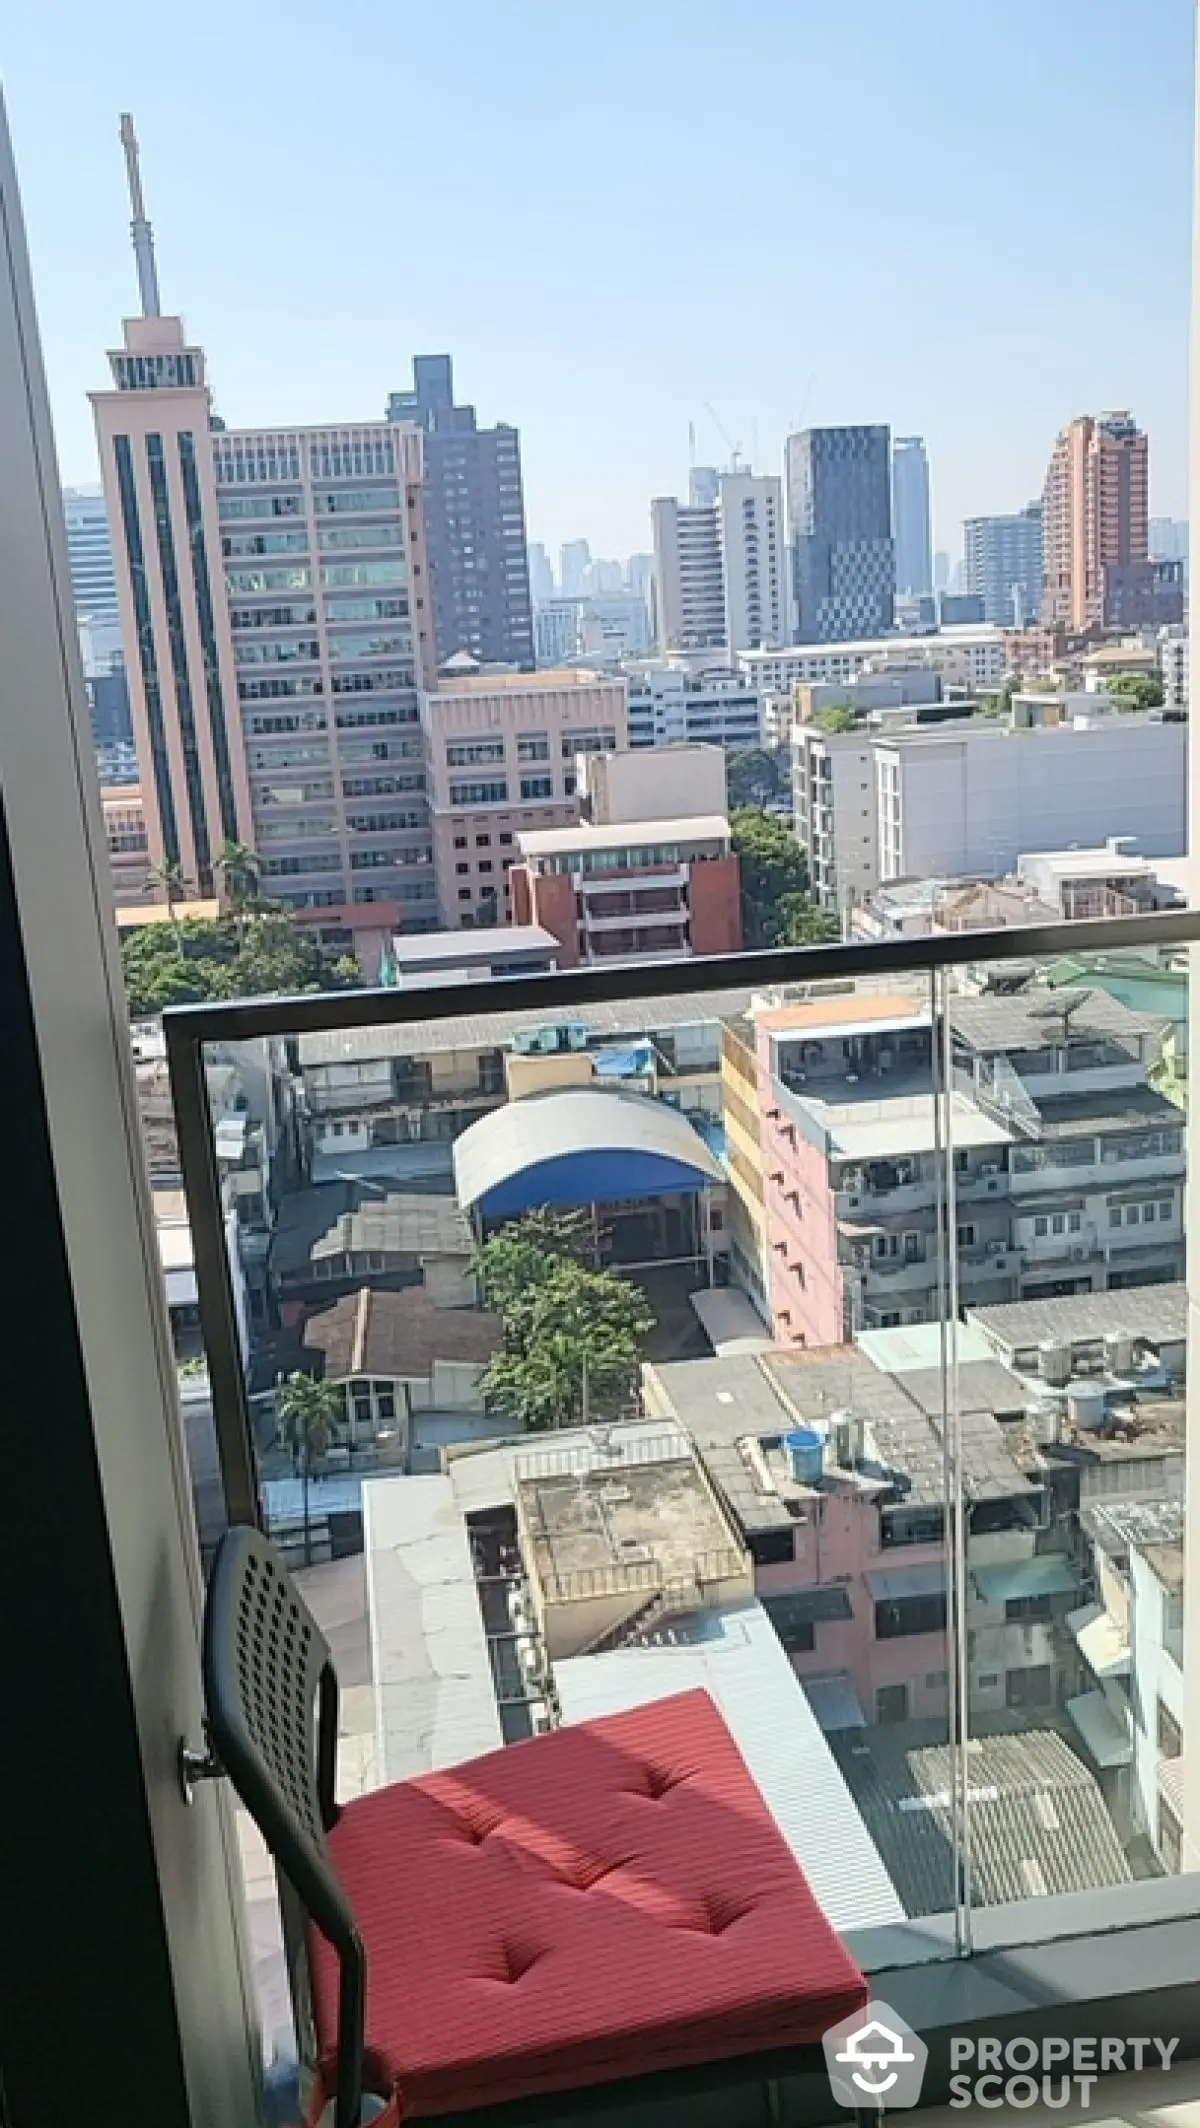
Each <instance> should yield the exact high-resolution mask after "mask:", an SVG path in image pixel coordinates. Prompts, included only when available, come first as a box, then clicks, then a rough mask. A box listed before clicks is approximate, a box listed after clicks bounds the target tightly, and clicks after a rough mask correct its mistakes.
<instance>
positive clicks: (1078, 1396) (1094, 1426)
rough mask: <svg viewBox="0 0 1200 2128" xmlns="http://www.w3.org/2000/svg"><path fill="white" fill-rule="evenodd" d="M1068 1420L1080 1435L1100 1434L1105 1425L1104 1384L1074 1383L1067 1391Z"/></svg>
mask: <svg viewBox="0 0 1200 2128" xmlns="http://www.w3.org/2000/svg"><path fill="white" fill-rule="evenodd" d="M1067 1418H1068V1419H1069V1421H1070V1423H1071V1425H1072V1426H1073V1427H1076V1428H1077V1429H1078V1431H1079V1432H1080V1433H1099V1431H1100V1429H1101V1427H1102V1426H1103V1424H1104V1384H1103V1382H1072V1383H1071V1384H1070V1385H1069V1387H1068V1389H1067Z"/></svg>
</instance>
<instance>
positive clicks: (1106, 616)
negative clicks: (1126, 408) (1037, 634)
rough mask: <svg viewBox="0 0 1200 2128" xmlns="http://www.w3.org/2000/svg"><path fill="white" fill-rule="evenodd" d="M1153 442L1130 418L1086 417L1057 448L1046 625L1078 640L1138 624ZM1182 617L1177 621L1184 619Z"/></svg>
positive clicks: (1049, 513) (1146, 581) (1048, 493)
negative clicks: (1092, 632) (1079, 636)
mask: <svg viewBox="0 0 1200 2128" xmlns="http://www.w3.org/2000/svg"><path fill="white" fill-rule="evenodd" d="M1148 495H1149V442H1148V438H1147V436H1146V434H1145V432H1144V430H1142V429H1139V428H1138V426H1137V423H1136V422H1135V421H1134V419H1133V416H1132V415H1131V414H1128V413H1115V414H1099V415H1092V414H1082V415H1080V416H1079V418H1078V419H1077V420H1075V421H1072V422H1069V423H1068V425H1067V427H1066V428H1065V429H1063V431H1062V433H1061V435H1060V436H1059V438H1058V441H1057V443H1056V444H1055V446H1054V452H1053V455H1052V457H1051V460H1050V465H1049V469H1048V471H1047V474H1046V485H1045V489H1044V491H1043V496H1042V504H1043V519H1042V534H1043V546H1044V561H1043V569H1044V575H1043V595H1042V616H1041V617H1042V619H1043V621H1044V622H1045V623H1046V624H1047V626H1049V627H1055V626H1060V627H1065V628H1069V629H1071V630H1073V631H1074V632H1075V633H1077V634H1082V633H1083V632H1084V631H1085V630H1086V629H1089V628H1105V627H1108V626H1110V625H1112V624H1113V622H1114V621H1115V619H1116V617H1117V614H1118V612H1119V613H1120V618H1121V622H1122V625H1126V626H1128V625H1131V624H1133V625H1136V612H1137V608H1138V605H1139V602H1140V598H1141V596H1142V592H1143V590H1144V593H1145V597H1146V601H1147V605H1148V607H1149V606H1150V605H1152V604H1153V603H1154V597H1153V592H1154V585H1153V573H1152V567H1151V563H1150V554H1149V509H1148ZM1181 617H1182V615H1180V616H1179V618H1181Z"/></svg>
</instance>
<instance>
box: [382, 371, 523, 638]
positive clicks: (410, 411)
mask: <svg viewBox="0 0 1200 2128" xmlns="http://www.w3.org/2000/svg"><path fill="white" fill-rule="evenodd" d="M387 411H388V419H389V421H398V422H404V423H409V424H412V425H414V426H415V427H417V428H419V429H420V430H421V432H422V440H423V445H424V448H423V452H422V463H423V467H424V478H423V482H422V490H421V494H422V506H423V511H424V519H425V551H426V567H427V569H428V580H429V583H430V585H431V587H432V593H433V635H434V643H435V646H436V654H437V662H438V664H439V665H444V664H445V663H446V660H447V659H448V658H452V657H457V656H458V655H459V653H460V652H463V651H465V652H466V654H467V655H468V656H469V657H473V658H478V660H479V661H480V663H481V664H485V665H515V666H517V667H518V668H519V669H521V670H525V671H528V670H530V669H531V668H532V666H533V662H534V647H533V609H532V604H531V600H530V593H529V556H528V553H527V550H526V542H525V500H524V495H523V493H522V488H521V443H520V437H519V436H518V434H517V431H516V429H515V428H513V427H512V426H511V425H510V424H509V423H507V422H501V423H498V424H497V425H496V427H494V428H489V429H484V428H480V427H479V425H478V422H477V420H476V415H475V409H474V407H473V406H456V405H455V403H454V374H453V369H452V367H451V362H450V357H449V355H418V356H417V357H416V358H415V360H414V362H413V389H412V390H411V391H405V392H392V393H391V394H390V395H389V398H388V408H387Z"/></svg>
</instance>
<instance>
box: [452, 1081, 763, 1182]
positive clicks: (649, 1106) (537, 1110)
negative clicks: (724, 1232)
mask: <svg viewBox="0 0 1200 2128" xmlns="http://www.w3.org/2000/svg"><path fill="white" fill-rule="evenodd" d="M587 1153H591V1154H595V1153H622V1154H626V1155H628V1154H641V1155H643V1156H645V1157H648V1158H652V1159H656V1160H661V1161H668V1162H670V1163H671V1165H672V1166H673V1167H676V1168H683V1169H688V1170H690V1171H692V1173H694V1175H695V1182H694V1184H693V1187H694V1188H696V1189H700V1188H703V1187H704V1186H706V1185H707V1184H709V1183H713V1182H723V1181H724V1179H725V1175H724V1170H723V1168H722V1167H721V1164H720V1162H719V1161H718V1160H716V1159H714V1157H713V1155H712V1153H710V1152H709V1149H708V1147H707V1146H706V1144H705V1143H704V1140H703V1138H702V1137H701V1136H700V1134H699V1132H698V1131H696V1130H693V1128H692V1125H691V1123H690V1122H689V1121H688V1118H687V1117H686V1116H685V1115H683V1114H681V1112H680V1111H679V1109H677V1108H671V1107H670V1106H669V1105H668V1104H667V1102H665V1101H654V1100H650V1099H647V1097H646V1096H645V1095H644V1094H631V1093H626V1092H625V1091H623V1090H622V1089H620V1088H618V1087H604V1088H601V1087H596V1086H568V1087H563V1088H561V1089H560V1090H559V1091H557V1092H555V1093H545V1094H530V1095H528V1096H527V1098H526V1099H525V1100H523V1101H510V1102H508V1103H507V1104H506V1105H505V1107H503V1108H496V1109H493V1110H492V1111H491V1113H490V1114H489V1115H486V1116H481V1117H480V1118H479V1121H478V1123H472V1124H471V1126H470V1128H469V1129H468V1130H465V1131H464V1132H463V1134H462V1136H461V1137H460V1138H456V1139H455V1141H454V1178H455V1185H456V1187H457V1190H458V1200H459V1203H460V1204H461V1205H463V1206H464V1207H470V1206H471V1205H475V1204H479V1203H480V1202H482V1201H483V1200H484V1199H486V1198H487V1197H489V1196H491V1194H492V1193H493V1192H494V1191H496V1190H499V1189H501V1188H502V1187H503V1185H504V1184H505V1183H508V1182H511V1181H512V1180H513V1179H514V1178H515V1177H517V1176H519V1175H521V1174H522V1173H523V1172H525V1171H526V1170H527V1169H533V1168H541V1167H545V1166H546V1165H547V1163H548V1162H550V1161H556V1160H570V1159H572V1158H577V1157H578V1156H580V1155H581V1154H587ZM676 1186H677V1187H678V1185H676ZM622 1188H624V1185H622Z"/></svg>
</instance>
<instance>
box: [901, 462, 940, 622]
mask: <svg viewBox="0 0 1200 2128" xmlns="http://www.w3.org/2000/svg"><path fill="white" fill-rule="evenodd" d="M892 534H893V538H894V540H895V544H896V589H897V591H898V592H899V593H900V595H901V597H908V598H928V597H929V594H930V592H931V591H932V590H933V536H932V531H931V525H930V511H929V459H928V457H927V456H926V452H925V440H924V438H923V437H922V436H897V438H896V440H895V443H894V444H893V445H892Z"/></svg>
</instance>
